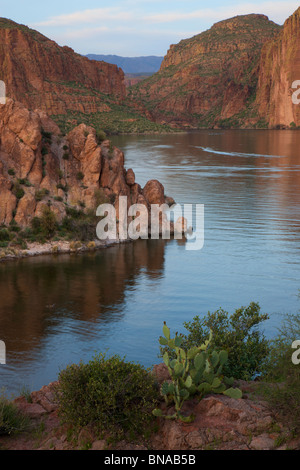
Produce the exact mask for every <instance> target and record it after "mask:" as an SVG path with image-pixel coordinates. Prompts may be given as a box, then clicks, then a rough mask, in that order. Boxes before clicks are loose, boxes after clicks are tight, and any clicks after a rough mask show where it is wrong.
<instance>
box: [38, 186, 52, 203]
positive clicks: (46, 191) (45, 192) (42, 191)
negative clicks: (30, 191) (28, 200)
mask: <svg viewBox="0 0 300 470" xmlns="http://www.w3.org/2000/svg"><path fill="white" fill-rule="evenodd" d="M48 194H49V189H46V188H42V189H39V190H37V191H36V192H35V200H36V201H41V200H42V199H43V198H44V197H45V196H47V195H48Z"/></svg>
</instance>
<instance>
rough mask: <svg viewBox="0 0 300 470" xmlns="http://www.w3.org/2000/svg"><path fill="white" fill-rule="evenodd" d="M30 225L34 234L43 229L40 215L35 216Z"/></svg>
mask: <svg viewBox="0 0 300 470" xmlns="http://www.w3.org/2000/svg"><path fill="white" fill-rule="evenodd" d="M30 225H31V228H32V231H33V233H34V234H37V233H39V232H40V231H41V219H40V218H39V217H33V218H32V219H31V221H30Z"/></svg>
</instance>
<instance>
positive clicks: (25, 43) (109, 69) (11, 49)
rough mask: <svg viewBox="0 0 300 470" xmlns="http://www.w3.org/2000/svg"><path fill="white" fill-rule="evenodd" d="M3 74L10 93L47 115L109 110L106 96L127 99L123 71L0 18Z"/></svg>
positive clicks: (0, 62) (29, 106) (9, 94)
mask: <svg viewBox="0 0 300 470" xmlns="http://www.w3.org/2000/svg"><path fill="white" fill-rule="evenodd" d="M0 70H1V77H0V79H1V80H3V81H4V82H5V84H6V90H7V95H8V96H9V97H10V98H13V99H14V100H17V101H19V102H21V103H23V104H24V105H25V106H26V107H28V108H29V109H36V108H39V109H41V110H44V111H46V112H47V113H48V114H49V115H53V114H64V113H66V112H67V111H81V112H84V113H93V112H96V111H99V110H100V111H101V109H105V105H104V100H103V94H104V95H113V96H114V97H115V98H116V99H117V100H120V99H123V98H124V97H125V84H124V73H123V71H122V70H121V69H120V68H118V67H117V66H116V65H112V64H108V63H106V62H98V61H93V60H89V59H88V58H87V57H83V56H81V55H79V54H76V53H75V52H74V51H73V50H72V49H70V48H69V47H66V46H65V47H60V46H59V45H58V44H56V43H55V42H54V41H51V40H50V39H48V38H46V37H45V36H43V35H42V34H40V33H39V32H37V31H35V30H32V29H30V28H28V27H26V26H23V25H19V24H17V23H15V22H13V21H10V20H7V19H5V18H1V19H0Z"/></svg>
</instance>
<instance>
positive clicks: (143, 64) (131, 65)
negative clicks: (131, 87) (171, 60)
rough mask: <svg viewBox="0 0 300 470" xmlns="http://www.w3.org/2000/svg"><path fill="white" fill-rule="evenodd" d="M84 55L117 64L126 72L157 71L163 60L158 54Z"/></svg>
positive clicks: (147, 72)
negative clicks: (139, 55)
mask: <svg viewBox="0 0 300 470" xmlns="http://www.w3.org/2000/svg"><path fill="white" fill-rule="evenodd" d="M86 57H88V58H89V59H91V60H98V61H104V62H107V63H109V64H114V65H117V66H118V67H120V68H121V69H122V70H123V71H124V73H126V74H137V73H142V74H143V73H145V74H150V73H155V72H158V70H159V69H160V66H161V63H162V61H163V57H159V56H141V57H122V56H118V55H105V54H87V56H86Z"/></svg>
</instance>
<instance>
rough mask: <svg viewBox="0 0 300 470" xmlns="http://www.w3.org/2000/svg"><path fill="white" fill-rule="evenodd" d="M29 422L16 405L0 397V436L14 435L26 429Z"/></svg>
mask: <svg viewBox="0 0 300 470" xmlns="http://www.w3.org/2000/svg"><path fill="white" fill-rule="evenodd" d="M28 423H29V420H28V418H27V417H25V416H24V415H23V414H22V413H21V411H20V410H19V408H18V407H17V405H16V404H15V403H13V402H11V401H9V400H8V399H7V398H5V397H4V396H1V397H0V435H1V434H3V435H5V434H16V433H18V432H21V431H24V430H25V429H26V428H27V427H28Z"/></svg>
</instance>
